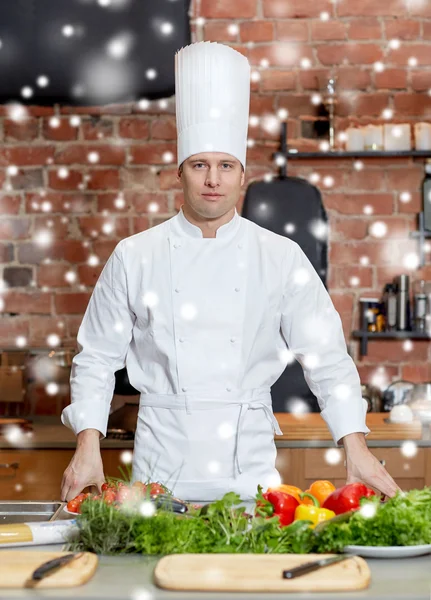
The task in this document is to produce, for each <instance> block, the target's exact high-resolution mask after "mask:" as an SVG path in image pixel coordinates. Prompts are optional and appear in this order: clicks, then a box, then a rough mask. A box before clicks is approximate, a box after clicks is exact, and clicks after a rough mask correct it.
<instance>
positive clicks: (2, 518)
mask: <svg viewBox="0 0 431 600" xmlns="http://www.w3.org/2000/svg"><path fill="white" fill-rule="evenodd" d="M63 506H64V503H63V502H33V501H26V502H20V501H17V502H11V501H9V500H0V525H8V524H9V523H35V522H38V521H53V520H56V519H57V518H58V515H59V514H60V512H61V509H62V508H63Z"/></svg>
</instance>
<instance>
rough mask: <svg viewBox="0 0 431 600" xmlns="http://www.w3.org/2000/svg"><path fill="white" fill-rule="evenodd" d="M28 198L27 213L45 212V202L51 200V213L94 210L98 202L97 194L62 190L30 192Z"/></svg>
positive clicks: (77, 212) (76, 212)
mask: <svg viewBox="0 0 431 600" xmlns="http://www.w3.org/2000/svg"><path fill="white" fill-rule="evenodd" d="M25 200H26V204H25V206H26V209H25V210H26V212H27V213H41V212H43V213H44V214H46V213H45V211H44V210H43V208H44V207H43V203H44V202H49V203H50V204H51V206H52V208H51V210H50V211H49V213H48V214H50V213H62V214H64V213H73V214H79V213H86V212H90V211H91V210H92V207H93V205H95V202H96V195H95V194H89V193H80V192H71V193H66V194H63V193H61V192H45V190H44V194H43V195H41V194H40V193H38V192H36V193H32V192H29V193H27V194H26V196H25Z"/></svg>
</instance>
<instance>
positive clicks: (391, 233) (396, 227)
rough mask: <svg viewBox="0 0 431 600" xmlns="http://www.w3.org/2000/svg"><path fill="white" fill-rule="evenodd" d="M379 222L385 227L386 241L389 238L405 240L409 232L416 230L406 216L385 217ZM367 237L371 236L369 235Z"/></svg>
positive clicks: (410, 219)
mask: <svg viewBox="0 0 431 600" xmlns="http://www.w3.org/2000/svg"><path fill="white" fill-rule="evenodd" d="M381 220H382V221H383V223H385V225H386V227H387V233H386V235H385V237H384V239H386V240H388V239H390V238H406V237H408V235H409V233H410V232H411V231H415V229H416V226H415V223H414V221H413V219H412V218H410V217H409V216H408V215H406V216H405V217H385V218H384V219H381ZM370 227H371V223H370ZM369 235H370V236H371V233H369Z"/></svg>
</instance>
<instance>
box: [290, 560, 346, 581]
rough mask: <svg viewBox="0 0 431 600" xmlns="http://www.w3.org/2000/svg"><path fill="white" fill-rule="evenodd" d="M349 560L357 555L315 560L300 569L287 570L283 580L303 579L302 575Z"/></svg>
mask: <svg viewBox="0 0 431 600" xmlns="http://www.w3.org/2000/svg"><path fill="white" fill-rule="evenodd" d="M349 558H356V555H354V554H340V555H338V556H329V557H328V558H321V559H320V560H313V561H311V562H308V563H305V564H303V565H299V567H294V568H293V569H287V570H285V571H283V579H294V578H295V577H301V575H306V574H307V573H311V572H313V571H317V569H322V568H323V567H327V566H328V565H333V564H334V563H338V562H341V561H343V560H347V559H349Z"/></svg>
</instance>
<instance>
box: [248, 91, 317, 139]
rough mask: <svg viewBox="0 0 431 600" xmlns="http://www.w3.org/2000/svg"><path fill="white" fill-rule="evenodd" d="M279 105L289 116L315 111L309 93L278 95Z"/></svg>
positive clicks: (311, 113) (313, 112)
mask: <svg viewBox="0 0 431 600" xmlns="http://www.w3.org/2000/svg"><path fill="white" fill-rule="evenodd" d="M279 107H280V108H285V109H287V110H288V111H289V116H290V117H299V116H302V115H314V114H315V112H316V107H315V106H313V104H312V103H311V95H310V94H289V95H288V96H280V97H279ZM249 150H250V148H249Z"/></svg>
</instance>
